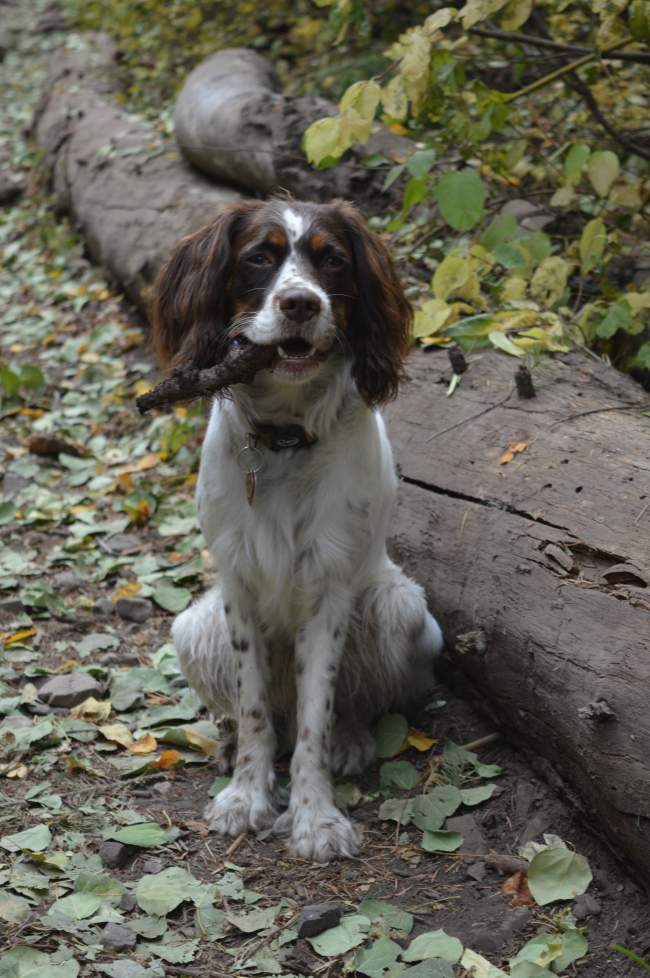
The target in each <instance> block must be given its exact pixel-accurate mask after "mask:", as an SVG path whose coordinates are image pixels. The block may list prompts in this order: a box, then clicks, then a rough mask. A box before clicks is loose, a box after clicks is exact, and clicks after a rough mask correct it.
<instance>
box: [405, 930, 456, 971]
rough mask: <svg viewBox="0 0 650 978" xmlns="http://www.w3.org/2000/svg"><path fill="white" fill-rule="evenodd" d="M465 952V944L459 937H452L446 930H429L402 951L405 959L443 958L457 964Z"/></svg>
mask: <svg viewBox="0 0 650 978" xmlns="http://www.w3.org/2000/svg"><path fill="white" fill-rule="evenodd" d="M462 953H463V945H462V944H461V943H460V941H459V940H458V938H457V937H450V936H449V934H445V932H444V930H434V931H427V932H426V934H420V936H419V937H416V938H415V939H414V940H412V941H411V943H410V944H409V946H408V948H407V950H406V951H403V952H402V960H404V961H424V960H425V959H426V958H442V960H443V961H446V962H447V964H456V963H457V962H458V961H460V957H461V954H462Z"/></svg>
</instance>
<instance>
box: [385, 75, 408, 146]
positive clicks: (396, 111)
mask: <svg viewBox="0 0 650 978" xmlns="http://www.w3.org/2000/svg"><path fill="white" fill-rule="evenodd" d="M381 104H382V107H383V109H384V112H385V113H386V114H387V115H389V116H390V117H391V119H405V118H406V116H407V114H408V107H409V103H408V96H407V94H406V89H405V88H404V82H403V80H402V79H401V78H400V76H399V75H395V77H394V78H391V80H390V81H389V83H388V85H386V87H385V88H382V90H381ZM393 125H394V123H393ZM388 128H389V129H390V131H391V132H396V129H399V130H400V131H399V132H396V135H398V136H404V135H405V134H406V133H407V132H408V129H405V128H404V126H397V127H396V128H395V129H394V128H393V126H389V127H388Z"/></svg>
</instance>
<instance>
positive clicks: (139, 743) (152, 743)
mask: <svg viewBox="0 0 650 978" xmlns="http://www.w3.org/2000/svg"><path fill="white" fill-rule="evenodd" d="M157 747H158V742H157V740H156V739H155V737H152V736H151V734H150V733H146V734H145V735H144V737H140V740H136V742H135V743H134V744H131V746H130V747H129V748H128V750H130V751H131V753H132V754H152V753H153V752H154V751H155V750H156V748H157Z"/></svg>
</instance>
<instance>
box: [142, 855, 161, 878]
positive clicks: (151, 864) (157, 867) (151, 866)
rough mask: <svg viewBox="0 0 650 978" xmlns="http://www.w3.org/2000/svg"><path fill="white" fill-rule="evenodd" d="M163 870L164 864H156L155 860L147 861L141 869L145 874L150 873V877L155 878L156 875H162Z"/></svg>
mask: <svg viewBox="0 0 650 978" xmlns="http://www.w3.org/2000/svg"><path fill="white" fill-rule="evenodd" d="M164 868H165V865H164V863H160V862H158V860H157V859H147V861H146V862H145V863H144V864H143V866H142V869H143V870H144V872H145V873H150V874H151V875H152V876H156V875H157V874H158V873H162V871H163V869H164Z"/></svg>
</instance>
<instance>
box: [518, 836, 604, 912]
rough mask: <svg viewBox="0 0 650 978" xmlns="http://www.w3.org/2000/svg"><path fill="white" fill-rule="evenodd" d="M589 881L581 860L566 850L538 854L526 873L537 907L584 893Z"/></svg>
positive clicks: (586, 863)
mask: <svg viewBox="0 0 650 978" xmlns="http://www.w3.org/2000/svg"><path fill="white" fill-rule="evenodd" d="M592 879H593V877H592V875H591V869H590V868H589V863H588V862H587V860H586V859H585V857H584V856H579V855H578V854H577V853H576V852H572V851H571V850H570V849H545V850H544V851H543V852H538V853H537V855H536V856H535V857H534V858H533V860H532V861H531V864H530V868H529V870H528V887H529V889H530V892H531V893H532V894H533V897H534V898H535V900H536V901H537V903H538V904H539V905H540V907H543V906H545V905H546V904H547V903H553V902H554V901H555V900H573V899H574V897H577V896H579V894H581V893H584V892H585V891H586V889H587V887H588V886H589V884H590V883H591V881H592Z"/></svg>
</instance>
